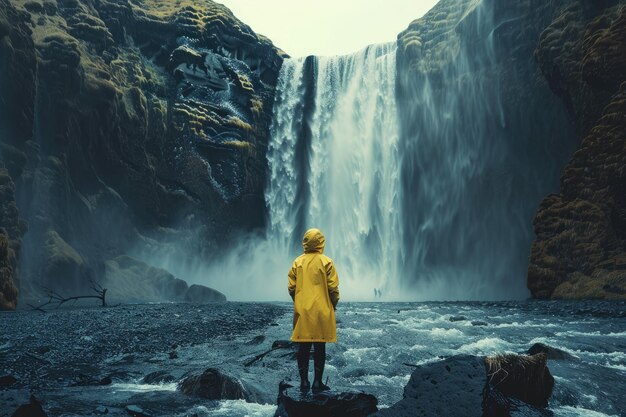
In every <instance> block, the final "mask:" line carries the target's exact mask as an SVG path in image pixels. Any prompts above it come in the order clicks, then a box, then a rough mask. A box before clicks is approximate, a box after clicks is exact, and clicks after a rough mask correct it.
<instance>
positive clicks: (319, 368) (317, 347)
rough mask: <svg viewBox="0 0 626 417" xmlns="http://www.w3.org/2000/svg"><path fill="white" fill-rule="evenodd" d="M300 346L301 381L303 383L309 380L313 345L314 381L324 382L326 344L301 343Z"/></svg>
mask: <svg viewBox="0 0 626 417" xmlns="http://www.w3.org/2000/svg"><path fill="white" fill-rule="evenodd" d="M298 345H299V346H298V371H299V372H300V379H301V380H303V381H305V380H306V381H308V380H309V355H310V353H311V345H313V347H314V352H313V369H315V378H314V379H313V381H319V382H322V375H323V374H324V365H326V343H324V342H299V343H298Z"/></svg>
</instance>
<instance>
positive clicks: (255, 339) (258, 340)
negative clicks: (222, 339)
mask: <svg viewBox="0 0 626 417" xmlns="http://www.w3.org/2000/svg"><path fill="white" fill-rule="evenodd" d="M264 341H265V336H264V335H262V334H260V335H258V336H254V337H253V338H252V339H250V340H248V341H247V342H246V345H259V344H261V343H263V342H264Z"/></svg>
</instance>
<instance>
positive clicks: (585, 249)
mask: <svg viewBox="0 0 626 417" xmlns="http://www.w3.org/2000/svg"><path fill="white" fill-rule="evenodd" d="M535 54H536V57H537V61H538V63H539V65H540V67H541V70H542V72H543V73H544V75H545V76H546V79H547V80H548V81H549V83H550V87H551V88H552V90H553V91H554V92H555V93H556V94H557V95H559V96H560V97H561V98H562V100H563V103H564V104H565V105H566V106H567V108H568V110H569V113H570V116H571V118H572V120H573V122H574V123H575V127H576V136H577V138H578V141H579V143H580V146H579V149H578V150H577V151H576V153H574V156H573V157H572V158H571V160H570V161H569V163H568V165H567V167H566V168H565V171H564V172H563V175H562V177H561V188H560V191H559V193H558V194H551V195H549V196H548V197H546V198H545V199H544V200H543V202H542V203H541V206H540V207H539V211H538V212H537V216H536V217H535V221H534V227H535V232H536V234H537V238H536V240H535V241H534V242H533V245H532V253H531V257H530V266H529V268H528V287H529V288H530V290H531V291H532V294H533V296H535V297H539V298H549V297H552V298H624V297H626V3H624V2H608V1H604V2H592V3H589V2H582V1H581V2H571V3H570V4H568V5H567V7H563V8H562V9H561V10H560V11H559V13H557V14H556V15H555V17H554V18H553V20H552V22H551V23H550V24H549V25H548V26H547V27H546V29H545V30H544V31H543V32H542V34H541V38H540V41H539V43H538V46H537V50H536V52H535Z"/></svg>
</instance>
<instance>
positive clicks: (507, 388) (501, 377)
mask: <svg viewBox="0 0 626 417" xmlns="http://www.w3.org/2000/svg"><path fill="white" fill-rule="evenodd" d="M547 361H548V356H547V355H546V354H545V353H538V354H536V355H532V356H526V355H514V354H508V355H498V356H491V357H488V358H486V359H485V365H486V369H487V376H488V386H489V387H488V388H489V389H497V390H498V391H500V392H501V393H502V394H503V395H504V396H506V397H512V398H517V399H519V400H521V401H523V402H525V403H527V404H530V405H532V406H533V407H537V408H544V407H547V405H548V399H549V398H550V396H551V395H552V389H553V388H554V378H553V377H552V374H550V370H549V369H548V366H547ZM485 401H486V404H487V405H486V407H485V409H489V401H488V399H486V400H485Z"/></svg>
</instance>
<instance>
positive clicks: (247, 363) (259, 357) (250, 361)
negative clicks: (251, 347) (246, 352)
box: [243, 346, 291, 366]
mask: <svg viewBox="0 0 626 417" xmlns="http://www.w3.org/2000/svg"><path fill="white" fill-rule="evenodd" d="M278 349H291V346H276V347H273V348H271V349H270V350H268V351H265V352H263V353H260V354H258V355H256V356H255V357H254V358H252V359H250V360H249V361H247V362H246V363H244V364H243V366H250V365H252V364H253V363H255V362H257V361H260V360H261V359H263V358H264V357H265V356H267V355H268V354H269V353H271V352H273V351H275V350H278Z"/></svg>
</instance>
